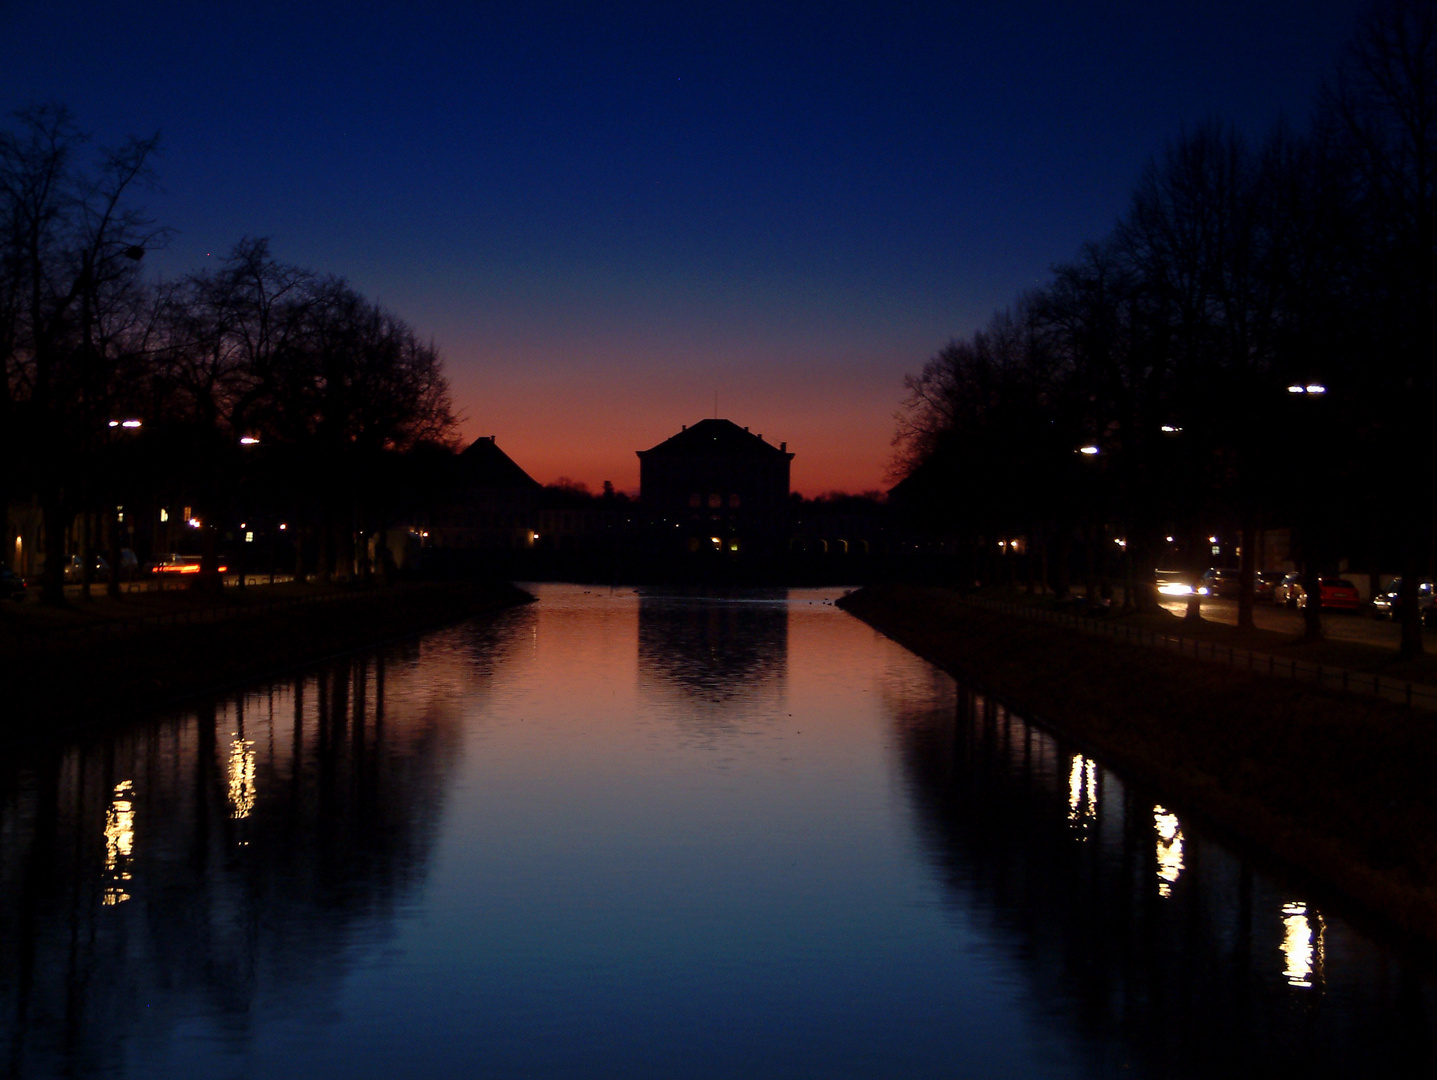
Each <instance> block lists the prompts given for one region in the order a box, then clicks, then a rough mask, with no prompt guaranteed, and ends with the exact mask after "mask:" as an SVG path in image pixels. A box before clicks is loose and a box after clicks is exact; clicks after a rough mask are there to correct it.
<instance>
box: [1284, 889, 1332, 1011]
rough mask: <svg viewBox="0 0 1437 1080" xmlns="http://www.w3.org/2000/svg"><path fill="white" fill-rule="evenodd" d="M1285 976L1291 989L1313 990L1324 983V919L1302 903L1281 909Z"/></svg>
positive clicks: (1285, 905)
mask: <svg viewBox="0 0 1437 1080" xmlns="http://www.w3.org/2000/svg"><path fill="white" fill-rule="evenodd" d="M1282 928H1283V934H1282V956H1283V960H1284V962H1285V966H1284V968H1283V972H1282V973H1283V975H1285V976H1286V977H1287V981H1288V983H1289V984H1290V985H1292V986H1299V987H1302V988H1303V989H1311V988H1312V986H1313V984H1314V983H1316V982H1319V981H1321V979H1322V947H1323V941H1322V932H1323V926H1322V916H1321V915H1319V914H1318V913H1317V912H1316V911H1309V910H1308V907H1307V905H1306V904H1304V903H1302V902H1301V901H1297V902H1292V903H1286V904H1283V905H1282Z"/></svg>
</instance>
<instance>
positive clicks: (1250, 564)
mask: <svg viewBox="0 0 1437 1080" xmlns="http://www.w3.org/2000/svg"><path fill="white" fill-rule="evenodd" d="M1256 586H1257V529H1256V528H1255V527H1254V525H1253V523H1252V520H1251V519H1250V518H1249V519H1248V520H1245V521H1244V522H1243V523H1242V563H1241V568H1240V569H1239V570H1238V594H1237V626H1238V629H1239V630H1251V629H1252V628H1253V620H1252V613H1253V607H1254V600H1255V593H1256Z"/></svg>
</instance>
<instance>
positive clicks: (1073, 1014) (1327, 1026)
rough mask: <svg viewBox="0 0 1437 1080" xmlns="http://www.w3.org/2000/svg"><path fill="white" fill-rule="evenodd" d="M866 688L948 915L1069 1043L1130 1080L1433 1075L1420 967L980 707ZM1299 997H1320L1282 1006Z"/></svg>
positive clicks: (1007, 717) (1041, 737)
mask: <svg viewBox="0 0 1437 1080" xmlns="http://www.w3.org/2000/svg"><path fill="white" fill-rule="evenodd" d="M884 696H885V699H886V700H887V701H888V703H889V707H890V709H891V710H892V715H893V718H894V730H895V733H896V736H897V740H898V746H899V752H900V754H901V758H902V763H903V770H904V775H905V778H906V780H907V790H908V794H909V797H910V798H911V800H912V805H913V808H914V817H915V828H916V833H917V837H918V839H919V842H920V843H921V844H923V846H924V847H925V848H926V849H927V850H928V852H929V853H930V857H931V859H932V862H933V866H934V871H935V874H936V875H937V876H938V877H939V879H940V881H941V882H942V884H943V887H944V888H945V890H946V891H947V894H948V896H949V897H950V899H951V902H952V904H953V907H954V909H955V911H956V912H958V913H959V914H958V915H957V920H958V921H959V922H960V923H961V925H964V926H968V925H971V924H972V923H975V922H976V923H978V924H981V925H983V926H985V927H988V928H992V929H993V930H994V934H995V937H994V941H995V942H996V945H995V947H996V948H997V949H998V950H1000V952H1001V953H1002V954H1003V956H1004V959H1003V960H1002V961H1000V962H1003V963H1007V964H1010V965H1011V967H1012V970H1014V971H1015V972H1017V973H1019V974H1018V975H1017V976H1016V977H1019V978H1021V979H1022V983H1023V994H1024V996H1025V997H1027V998H1028V999H1029V1000H1030V1001H1031V1002H1032V1003H1033V1008H1034V1009H1035V1010H1037V1011H1038V1012H1039V1013H1041V1015H1042V1016H1043V1017H1044V1019H1045V1021H1047V1020H1048V1019H1050V1018H1053V1017H1057V1018H1059V1023H1060V1024H1066V1025H1067V1026H1068V1027H1069V1028H1070V1030H1071V1035H1072V1039H1073V1043H1072V1045H1075V1046H1094V1047H1099V1046H1101V1047H1108V1046H1112V1045H1113V1043H1114V1041H1116V1042H1117V1044H1118V1046H1119V1047H1120V1049H1115V1050H1113V1051H1112V1053H1114V1054H1115V1055H1120V1058H1121V1062H1122V1065H1121V1070H1122V1071H1123V1072H1125V1073H1126V1072H1127V1070H1129V1069H1130V1070H1131V1072H1132V1074H1133V1075H1147V1076H1173V1075H1190V1076H1222V1075H1241V1076H1249V1075H1257V1076H1261V1075H1272V1076H1296V1075H1302V1076H1358V1075H1360V1076H1373V1075H1389V1074H1396V1075H1414V1074H1417V1075H1430V1074H1432V1073H1433V1072H1434V1070H1437V1053H1434V1049H1433V1042H1432V1040H1431V1037H1430V1035H1431V1030H1432V1027H1431V1023H1432V1012H1431V1009H1430V1007H1429V1006H1430V1002H1431V1001H1432V1000H1434V998H1433V997H1432V994H1433V992H1434V990H1437V987H1434V986H1433V983H1432V981H1431V978H1430V976H1429V975H1428V974H1427V973H1426V972H1425V971H1424V968H1423V966H1422V965H1420V964H1418V963H1414V962H1412V961H1411V960H1410V959H1409V958H1407V957H1405V956H1403V955H1402V954H1401V953H1400V952H1399V951H1395V950H1394V951H1387V950H1384V949H1383V948H1382V947H1380V946H1378V945H1376V944H1374V943H1372V942H1370V941H1367V940H1366V939H1364V938H1362V937H1359V936H1358V935H1357V934H1356V933H1355V932H1353V931H1352V930H1351V929H1349V928H1347V927H1345V926H1342V927H1341V929H1340V931H1339V929H1338V927H1339V926H1340V924H1335V923H1332V922H1330V921H1328V920H1324V919H1322V918H1320V917H1319V916H1317V914H1316V913H1315V912H1312V911H1311V910H1310V908H1308V907H1306V906H1304V905H1288V906H1287V907H1283V888H1284V886H1283V885H1282V884H1281V883H1280V882H1277V881H1275V880H1272V879H1269V878H1267V877H1266V876H1265V875H1263V874H1261V873H1259V872H1257V871H1255V870H1254V869H1253V867H1252V866H1251V865H1249V864H1247V863H1245V862H1244V861H1243V860H1242V859H1241V858H1240V857H1239V856H1238V855H1236V854H1235V853H1233V852H1231V851H1229V850H1227V849H1226V848H1224V847H1222V846H1221V845H1219V844H1217V843H1216V842H1214V841H1212V840H1208V839H1206V838H1203V837H1201V835H1200V834H1198V833H1195V831H1194V825H1193V823H1192V822H1191V821H1185V822H1184V824H1183V825H1181V826H1180V825H1179V822H1178V820H1177V818H1176V816H1175V815H1173V814H1171V813H1169V812H1168V811H1167V810H1166V809H1165V808H1164V807H1163V806H1160V805H1159V806H1156V807H1155V806H1154V800H1153V799H1151V798H1148V797H1145V796H1144V795H1143V794H1142V793H1140V792H1137V791H1134V790H1133V789H1132V788H1130V787H1129V786H1128V785H1127V784H1125V783H1124V782H1123V781H1122V780H1121V779H1119V778H1118V777H1117V776H1115V775H1114V774H1113V773H1111V772H1109V771H1108V770H1106V769H1104V768H1102V767H1101V766H1100V765H1096V764H1095V763H1091V762H1090V759H1088V758H1086V757H1085V756H1083V755H1080V754H1078V753H1077V752H1076V748H1074V747H1071V746H1069V745H1067V744H1066V743H1065V742H1064V741H1063V740H1062V739H1060V738H1059V737H1057V736H1055V735H1053V734H1052V733H1050V732H1049V731H1047V730H1044V729H1042V728H1038V727H1035V726H1033V725H1031V724H1028V723H1026V722H1025V721H1024V720H1023V719H1022V718H1021V717H1017V716H1014V715H1013V714H1012V713H1010V712H1009V711H1008V710H1007V709H1006V708H1004V707H1003V706H1002V705H1001V704H1000V703H998V702H995V701H993V700H991V699H990V698H987V697H984V696H981V695H978V694H973V693H969V692H966V691H964V690H963V689H962V688H958V689H957V691H956V699H955V692H954V690H953V689H952V688H951V684H948V683H946V680H945V683H944V684H943V685H942V686H934V687H931V688H929V687H918V686H916V684H915V683H913V682H912V681H910V680H908V679H903V678H897V677H895V679H894V680H893V682H892V683H891V684H890V685H888V686H885V691H884ZM1090 765H1091V767H1090ZM1155 829H1156V843H1155V842H1154V831H1155ZM1155 878H1156V880H1157V883H1158V888H1157V889H1154V888H1153V882H1154V879H1155ZM1179 880H1181V882H1182V887H1181V888H1178V887H1177V884H1176V883H1177V882H1178V881H1179ZM1279 909H1281V910H1282V912H1283V915H1282V920H1281V921H1280V922H1279V921H1278V920H1277V919H1274V918H1273V917H1272V916H1273V913H1274V912H1276V911H1278V910H1279ZM1339 932H1340V933H1341V934H1342V937H1341V939H1340V940H1341V949H1340V953H1339V950H1338V946H1337V943H1336V938H1335V935H1336V934H1337V933H1339ZM1338 955H1340V956H1341V958H1342V964H1341V970H1338V969H1337V965H1336V961H1335V958H1336V957H1337V956H1338ZM1279 957H1280V959H1281V965H1282V966H1281V968H1279V966H1278V960H1279ZM1279 970H1281V971H1282V972H1283V976H1284V977H1282V978H1278V977H1276V976H1277V972H1278V971H1279ZM1399 972H1400V974H1399ZM1308 986H1321V987H1323V988H1324V989H1325V990H1327V991H1328V992H1327V993H1324V994H1320V995H1319V994H1306V993H1303V995H1302V997H1303V1000H1302V1006H1303V1007H1302V1008H1301V1009H1294V1008H1293V997H1294V994H1295V993H1296V991H1294V989H1293V987H1304V988H1305V987H1308ZM1419 988H1420V989H1419ZM1378 1058H1380V1059H1381V1060H1380V1061H1379V1060H1377V1059H1378ZM1409 1059H1410V1060H1409ZM1109 1061H1110V1062H1111V1064H1112V1067H1111V1068H1108V1069H1105V1068H1102V1067H1094V1068H1093V1069H1092V1070H1091V1071H1092V1072H1093V1074H1094V1075H1098V1074H1102V1075H1106V1074H1107V1073H1108V1072H1112V1073H1113V1074H1114V1075H1116V1074H1117V1073H1118V1072H1119V1071H1120V1069H1119V1067H1118V1065H1117V1061H1118V1058H1117V1057H1115V1058H1113V1059H1109ZM1415 1061H1421V1062H1422V1063H1423V1065H1422V1066H1420V1067H1419V1066H1415V1065H1414V1064H1413V1062H1415ZM1424 1069H1425V1071H1424Z"/></svg>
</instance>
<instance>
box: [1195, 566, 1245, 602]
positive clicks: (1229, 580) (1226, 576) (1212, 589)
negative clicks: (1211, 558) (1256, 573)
mask: <svg viewBox="0 0 1437 1080" xmlns="http://www.w3.org/2000/svg"><path fill="white" fill-rule="evenodd" d="M1202 583H1203V585H1204V586H1205V587H1206V588H1207V591H1208V595H1209V596H1237V595H1238V594H1239V593H1240V592H1242V574H1241V572H1240V571H1237V570H1218V569H1216V568H1214V569H1212V570H1209V571H1208V572H1207V573H1205V574H1203V576H1202Z"/></svg>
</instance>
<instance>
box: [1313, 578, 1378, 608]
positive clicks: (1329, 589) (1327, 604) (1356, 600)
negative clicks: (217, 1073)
mask: <svg viewBox="0 0 1437 1080" xmlns="http://www.w3.org/2000/svg"><path fill="white" fill-rule="evenodd" d="M1317 587H1318V593H1317V597H1318V607H1320V608H1322V610H1323V611H1356V610H1357V609H1358V608H1360V607H1361V606H1362V597H1361V595H1360V594H1359V593H1358V591H1357V586H1356V585H1354V584H1352V582H1350V581H1348V580H1347V579H1346V578H1318V579H1317ZM1307 599H1308V595H1307V591H1306V590H1303V592H1302V594H1301V595H1300V596H1298V598H1297V606H1298V607H1300V608H1305V607H1307Z"/></svg>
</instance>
